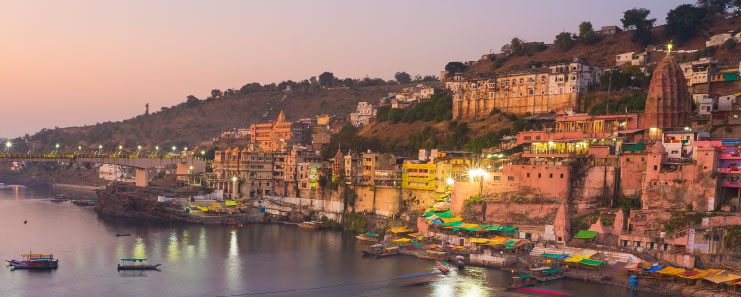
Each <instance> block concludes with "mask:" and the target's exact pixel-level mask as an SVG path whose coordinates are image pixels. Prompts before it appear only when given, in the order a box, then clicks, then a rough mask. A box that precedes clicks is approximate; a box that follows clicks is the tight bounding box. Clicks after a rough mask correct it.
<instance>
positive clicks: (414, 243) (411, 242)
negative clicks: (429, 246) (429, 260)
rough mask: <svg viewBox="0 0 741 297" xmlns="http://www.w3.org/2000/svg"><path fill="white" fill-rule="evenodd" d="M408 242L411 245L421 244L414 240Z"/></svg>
mask: <svg viewBox="0 0 741 297" xmlns="http://www.w3.org/2000/svg"><path fill="white" fill-rule="evenodd" d="M409 244H411V245H416V246H420V245H422V244H421V243H419V242H414V241H410V242H409Z"/></svg>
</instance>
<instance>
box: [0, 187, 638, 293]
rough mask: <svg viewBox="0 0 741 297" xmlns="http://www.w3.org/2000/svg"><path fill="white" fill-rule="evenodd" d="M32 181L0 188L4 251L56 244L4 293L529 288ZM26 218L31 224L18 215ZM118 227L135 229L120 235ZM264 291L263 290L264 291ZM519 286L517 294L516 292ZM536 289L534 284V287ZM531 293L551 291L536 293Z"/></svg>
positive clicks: (292, 232)
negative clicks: (54, 190) (124, 215)
mask: <svg viewBox="0 0 741 297" xmlns="http://www.w3.org/2000/svg"><path fill="white" fill-rule="evenodd" d="M49 198H50V196H49V195H45V194H40V193H37V194H34V192H32V191H29V190H17V191H16V190H1V191H0V226H1V227H0V259H1V260H6V259H12V258H19V257H20V254H22V253H27V252H29V251H32V252H34V253H41V252H43V253H53V254H54V256H55V257H56V258H58V259H59V269H57V270H55V271H25V270H16V271H11V270H10V269H8V268H6V267H3V268H4V269H2V271H0V296H526V295H525V294H523V293H527V292H517V293H515V292H511V291H507V290H505V289H503V288H504V287H505V286H506V285H507V284H508V283H509V280H510V277H511V276H510V273H509V272H503V271H499V270H495V269H486V268H479V267H467V268H466V270H465V271H462V272H458V271H453V272H451V274H449V275H447V276H433V277H432V278H434V279H435V281H434V282H432V283H430V284H428V285H421V286H404V285H405V284H408V283H409V282H410V280H391V279H394V278H396V277H399V276H403V275H408V274H413V273H424V272H434V271H436V268H435V266H434V264H433V262H431V261H428V260H422V259H417V258H413V257H409V256H395V257H388V258H382V259H378V260H377V259H373V258H363V257H361V256H360V254H361V250H362V249H363V248H364V247H365V246H366V245H367V244H366V243H363V242H358V241H357V240H355V239H354V238H353V237H352V235H350V234H344V233H342V232H338V231H330V230H322V231H308V230H303V229H300V228H297V227H296V226H292V225H279V224H273V225H267V224H255V225H245V226H243V227H237V226H220V225H219V226H210V225H188V224H180V223H161V222H147V221H138V220H123V219H118V218H108V217H103V216H100V215H98V214H96V213H95V212H94V211H93V209H92V208H90V207H76V206H74V205H72V204H71V203H68V202H66V203H52V202H50V201H49ZM24 220H28V224H24V223H23V221H24ZM117 233H130V234H131V236H126V237H117V236H116V234H117ZM120 258H148V259H150V260H151V261H152V262H153V263H161V264H162V270H161V271H159V272H158V271H148V272H118V271H117V270H116V264H118V263H119V259H120ZM539 287H547V288H553V289H558V290H565V291H569V292H571V293H573V295H574V296H601V297H608V296H653V295H650V294H644V293H634V292H631V291H630V290H628V289H625V288H621V287H614V286H605V285H599V284H594V283H588V282H582V281H574V280H558V281H554V282H550V283H547V284H544V285H539ZM262 293H264V294H262ZM520 294H522V295H520ZM530 294H533V293H530ZM537 294H539V295H532V296H552V295H542V293H537Z"/></svg>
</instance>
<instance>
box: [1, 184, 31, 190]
mask: <svg viewBox="0 0 741 297" xmlns="http://www.w3.org/2000/svg"><path fill="white" fill-rule="evenodd" d="M15 188H23V189H25V188H26V186H24V185H6V184H4V183H0V190H2V189H15Z"/></svg>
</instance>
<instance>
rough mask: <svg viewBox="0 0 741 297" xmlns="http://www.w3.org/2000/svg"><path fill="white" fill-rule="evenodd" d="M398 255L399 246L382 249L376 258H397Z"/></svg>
mask: <svg viewBox="0 0 741 297" xmlns="http://www.w3.org/2000/svg"><path fill="white" fill-rule="evenodd" d="M398 254H399V247H398V246H392V247H385V248H382V249H381V250H380V251H378V254H376V258H383V257H388V256H395V255H398Z"/></svg>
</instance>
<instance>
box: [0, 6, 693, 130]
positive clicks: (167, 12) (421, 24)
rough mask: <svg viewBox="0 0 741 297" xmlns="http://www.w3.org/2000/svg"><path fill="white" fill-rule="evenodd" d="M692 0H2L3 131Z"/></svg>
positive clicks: (387, 64) (416, 65)
mask: <svg viewBox="0 0 741 297" xmlns="http://www.w3.org/2000/svg"><path fill="white" fill-rule="evenodd" d="M681 3H691V2H690V1H662V0H651V1H646V0H644V1H623V0H621V1H595V0H582V1H568V0H567V1H377V0H373V1H349V0H346V1H314V0H312V1H246V0H245V1H190V0H179V1H152V0H146V1H132V0H128V1H101V0H88V1H82V0H65V1H22V0H18V1H14V0H10V1H3V2H2V3H0V38H2V39H0V40H1V41H0V103H2V108H0V110H1V111H2V114H1V115H0V137H15V136H21V135H23V134H24V133H34V132H37V131H38V130H40V129H41V128H53V127H55V126H58V127H67V126H78V125H86V124H95V123H96V122H104V121H118V120H122V119H125V118H129V117H132V116H136V115H138V114H142V113H144V104H145V103H150V110H151V111H157V110H159V109H160V108H161V107H162V106H170V105H174V104H177V103H179V102H182V101H184V100H185V97H186V96H187V95H189V94H193V95H196V96H197V97H199V98H205V97H206V96H208V93H209V92H210V91H211V89H214V88H219V89H222V90H225V89H227V88H239V87H241V86H242V85H243V84H245V83H248V82H253V81H257V82H260V83H270V82H280V81H282V80H288V79H292V80H302V79H305V78H308V77H310V76H313V75H318V74H319V73H321V72H323V71H331V72H334V74H335V76H339V77H343V78H344V77H354V78H362V77H364V76H366V75H367V76H371V77H381V78H384V79H392V78H393V74H394V73H395V72H396V71H406V72H408V73H410V74H412V75H415V74H422V75H427V74H434V75H439V73H440V70H441V69H442V68H443V67H444V65H445V63H447V62H449V61H454V60H460V61H463V60H475V59H478V58H479V57H480V56H481V54H484V53H488V52H489V51H490V50H492V51H498V50H499V48H501V46H502V45H503V44H505V43H507V42H508V41H509V40H510V39H511V38H512V37H514V36H518V37H520V38H522V39H524V40H527V41H545V42H549V43H550V42H552V41H553V39H554V36H555V35H556V34H557V33H558V32H560V31H562V30H566V31H569V32H575V31H578V24H579V23H580V22H581V21H585V20H586V21H591V22H592V24H593V25H594V27H595V29H598V28H599V27H601V26H604V25H619V24H620V18H621V17H622V13H623V11H625V10H627V9H631V8H633V7H645V8H648V9H650V10H651V12H652V14H651V17H653V18H656V19H657V24H663V23H664V18H665V16H666V13H667V12H668V11H669V10H670V9H671V8H674V7H676V6H677V5H678V4H681Z"/></svg>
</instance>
